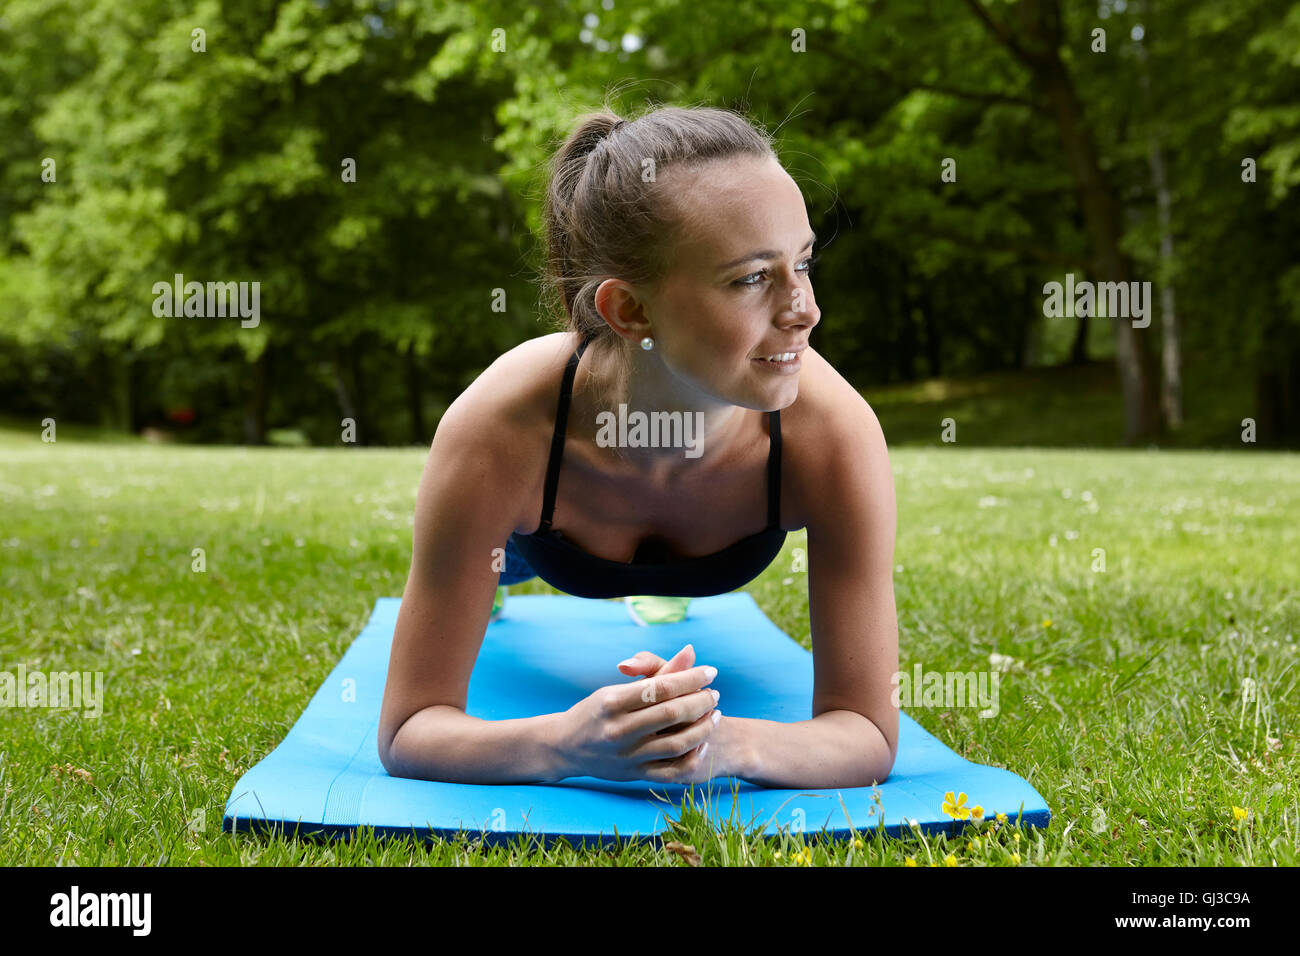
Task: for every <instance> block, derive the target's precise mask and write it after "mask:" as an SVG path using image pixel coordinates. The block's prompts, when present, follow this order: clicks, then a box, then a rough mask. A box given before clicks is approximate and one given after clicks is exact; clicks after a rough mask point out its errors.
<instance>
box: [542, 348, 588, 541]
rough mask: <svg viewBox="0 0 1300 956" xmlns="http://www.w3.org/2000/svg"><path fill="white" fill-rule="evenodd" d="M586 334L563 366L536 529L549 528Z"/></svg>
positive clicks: (543, 529)
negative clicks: (539, 516) (574, 380)
mask: <svg viewBox="0 0 1300 956" xmlns="http://www.w3.org/2000/svg"><path fill="white" fill-rule="evenodd" d="M591 338H592V337H591V336H590V335H588V336H586V337H585V338H583V340H582V344H581V345H579V346H578V348H577V350H576V351H575V352H574V353H573V354H572V355H571V356H569V364H568V365H566V366H565V367H564V384H563V385H561V386H560V404H559V406H558V407H557V408H556V411H555V433H554V434H553V435H551V457H550V459H549V460H548V461H547V463H546V490H545V492H544V494H543V495H542V523H541V527H540V528H538V529H537V530H538V531H539V532H541V531H549V530H551V518H552V517H553V516H554V513H555V489H556V488H557V487H558V486H559V484H560V459H561V458H562V457H563V455H564V433H565V431H566V430H567V428H568V424H569V398H570V397H571V396H572V395H573V376H574V375H575V374H576V373H577V371H578V360H579V359H580V358H582V353H583V352H585V351H586V349H587V344H588V343H589V342H590V341H591Z"/></svg>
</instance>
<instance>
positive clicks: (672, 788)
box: [222, 592, 1050, 845]
mask: <svg viewBox="0 0 1300 956" xmlns="http://www.w3.org/2000/svg"><path fill="white" fill-rule="evenodd" d="M400 603H401V601H400V599H399V598H379V599H378V600H377V601H376V602H375V608H374V611H373V612H372V613H371V615H370V621H369V623H368V624H367V625H366V627H365V629H364V630H363V631H362V632H361V635H360V636H359V637H358V638H357V639H356V640H355V641H354V642H353V644H352V646H351V647H350V648H348V651H347V653H346V654H344V655H343V659H342V660H341V661H339V664H338V666H337V667H335V668H334V670H333V672H332V673H331V674H330V675H329V677H328V678H326V680H325V683H324V684H323V685H322V686H321V688H320V690H318V691H317V692H316V695H315V696H314V697H313V698H312V699H311V702H310V703H309V704H308V705H307V709H306V711H304V712H303V714H302V716H301V717H299V718H298V721H297V723H295V724H294V725H293V727H292V729H291V730H290V731H289V734H288V736H286V737H285V739H284V741H283V742H281V744H280V745H279V746H278V747H276V748H275V750H273V751H272V752H271V753H270V754H269V755H268V756H266V757H265V758H264V759H263V760H261V761H259V762H258V764H257V765H256V766H255V767H253V768H252V769H251V770H249V771H248V772H247V773H245V774H244V775H243V776H242V777H240V778H239V782H238V783H237V784H236V785H235V788H234V791H233V792H232V793H231V796H230V799H229V800H228V801H227V802H226V810H225V817H224V820H223V824H222V829H223V830H225V831H226V832H232V831H236V830H238V831H245V832H247V831H249V830H253V829H257V830H266V829H269V828H272V827H283V828H285V830H287V831H289V832H293V831H294V829H295V825H298V826H297V832H298V833H299V834H300V835H303V836H307V835H323V836H347V835H348V834H350V833H351V832H352V831H354V830H355V829H356V827H358V826H363V825H364V826H368V827H371V828H373V829H374V830H375V831H377V832H379V833H382V834H412V833H414V834H415V835H417V836H421V837H424V838H426V839H427V838H430V837H434V836H438V837H450V836H455V835H456V834H457V833H458V832H459V831H462V830H464V831H466V832H468V833H471V834H474V835H479V836H481V837H482V839H483V840H484V842H489V843H499V842H508V841H513V840H514V839H516V838H517V837H518V835H519V834H521V833H523V834H529V835H531V836H534V837H536V838H538V839H540V840H541V841H542V842H543V843H544V844H545V845H550V844H551V843H553V842H554V841H555V840H556V839H557V838H559V837H564V838H565V839H567V840H568V841H569V842H570V843H573V844H575V845H576V844H579V843H597V844H602V845H608V844H613V843H616V842H619V841H624V840H628V839H633V838H639V839H646V838H649V839H651V840H658V839H659V835H660V834H663V833H665V832H667V831H668V823H667V820H668V818H669V817H670V816H671V818H673V819H676V818H678V817H680V814H681V804H682V802H683V798H684V795H685V794H686V791H688V790H691V791H693V797H694V805H695V806H696V807H697V808H699V809H705V806H704V805H705V803H706V801H707V812H708V814H709V817H710V819H711V820H712V821H713V822H714V824H715V825H718V824H721V823H722V822H724V821H726V820H729V819H730V820H733V821H736V822H738V823H741V824H743V825H744V826H745V827H746V829H755V828H761V829H763V830H764V831H765V832H766V833H768V834H776V833H777V832H778V830H779V829H780V828H789V829H790V830H791V831H796V832H797V831H801V830H802V831H803V832H805V834H813V833H817V832H819V831H821V830H822V829H823V828H825V830H826V832H827V833H828V834H830V835H832V836H833V837H835V838H838V839H846V838H849V837H851V836H852V835H853V832H854V828H857V829H858V830H862V829H869V828H872V827H875V826H879V825H883V826H884V827H885V828H886V832H888V833H890V834H891V835H899V834H900V831H901V833H903V834H906V833H908V832H910V827H909V824H908V821H910V820H915V821H916V822H917V823H918V824H919V825H920V827H921V828H922V829H923V830H925V831H926V832H929V833H937V832H940V831H943V832H948V833H952V832H955V831H957V830H959V829H960V828H961V827H963V826H964V825H965V824H963V823H961V822H958V821H955V820H953V819H952V818H951V817H949V816H948V815H947V814H945V813H944V811H943V802H944V794H945V793H946V792H947V791H952V792H953V793H958V792H965V793H966V794H967V796H968V800H967V805H968V806H975V805H979V806H982V807H983V808H984V814H985V817H986V818H988V817H992V816H993V815H994V814H995V813H999V812H1001V813H1005V814H1007V816H1008V817H1009V818H1010V820H1009V821H1008V822H1014V821H1015V820H1016V819H1017V818H1019V819H1020V822H1021V823H1022V824H1023V825H1027V826H1036V827H1045V826H1047V824H1048V821H1049V820H1050V812H1049V810H1048V808H1047V804H1046V803H1045V802H1044V801H1043V798H1042V797H1041V796H1039V795H1038V793H1037V792H1036V791H1035V790H1034V788H1033V787H1031V786H1030V785H1029V784H1028V783H1027V782H1025V781H1024V780H1022V779H1021V778H1020V777H1018V776H1016V775H1015V774H1013V773H1011V772H1009V771H1007V770H999V769H997V768H995V767H985V766H982V765H980V764H976V763H971V762H969V761H967V760H964V759H962V758H961V757H959V756H958V755H957V754H955V753H954V752H953V751H952V750H950V749H948V748H947V747H945V746H944V745H943V744H942V743H940V742H939V741H938V740H937V739H935V738H934V737H932V736H931V735H930V734H929V733H927V732H926V731H925V730H924V729H923V728H922V727H921V726H920V725H919V724H917V723H916V722H915V721H914V720H912V719H911V718H909V717H908V716H907V715H906V714H900V715H899V749H898V758H897V760H896V761H895V763H894V769H893V772H892V773H891V774H890V775H889V778H888V779H887V780H886V781H885V782H884V783H883V784H881V785H880V787H879V788H878V789H879V793H880V798H881V806H882V807H883V814H882V816H883V819H880V818H877V817H876V815H875V811H876V804H875V802H874V801H873V800H872V790H873V788H871V787H852V788H843V789H837V790H772V789H767V788H765V787H759V786H755V785H754V784H751V783H748V782H746V781H744V780H741V779H739V778H734V777H721V778H715V779H714V780H712V781H710V782H709V783H708V784H689V785H688V784H682V785H677V784H661V783H654V782H650V781H609V780H601V779H598V778H595V777H568V778H566V779H565V780H563V781H560V782H558V783H552V784H526V785H524V784H488V785H472V784H461V783H442V782H435V781H430V780H412V779H407V778H403V777H392V776H390V775H389V774H388V772H387V771H385V770H384V768H383V765H382V764H381V763H380V762H379V752H378V746H377V735H378V728H379V706H380V701H381V700H382V698H383V693H384V681H385V678H386V676H387V672H388V653H389V647H390V645H391V643H392V639H393V627H394V625H395V623H396V620H397V609H398V606H399V605H400ZM686 644H694V645H695V659H696V661H697V663H700V664H712V665H714V666H715V667H717V668H718V676H717V678H716V679H715V680H714V682H713V684H712V685H711V686H713V687H716V688H717V689H718V691H719V692H720V693H721V695H722V698H721V700H722V703H721V704H720V706H722V707H723V708H724V713H728V714H732V715H734V716H737V717H754V718H765V719H768V720H779V721H783V722H794V721H801V720H807V719H809V717H810V716H811V714H812V705H811V701H812V686H813V660H812V655H811V654H810V653H809V652H808V651H806V650H804V649H803V648H802V647H800V646H799V645H798V644H797V643H795V642H794V641H793V640H791V639H790V638H789V637H788V636H787V635H786V634H785V633H783V632H782V631H781V630H780V629H779V628H777V626H776V625H775V624H773V623H772V622H771V621H769V620H768V619H767V617H766V616H765V615H764V614H763V612H762V611H761V610H759V608H758V605H756V604H755V603H754V599H753V598H752V597H750V596H749V594H747V593H745V592H732V593H730V594H720V595H717V596H715V597H705V598H696V599H695V600H693V601H692V602H691V607H690V612H689V614H688V616H687V618H686V620H684V621H682V622H679V623H676V624H669V625H660V626H657V627H638V626H637V625H636V624H635V623H633V622H632V620H631V619H630V618H629V617H628V614H627V611H626V609H625V608H624V607H623V605H622V603H621V602H614V601H599V600H589V599H585V598H578V597H570V596H567V595H511V596H510V598H509V600H508V602H507V605H506V610H505V614H504V616H503V617H502V618H500V619H499V620H497V621H495V622H493V623H492V624H489V625H488V628H487V633H486V635H485V637H484V640H483V645H482V648H481V650H480V652H479V656H478V661H477V663H476V664H475V666H474V672H473V675H472V677H471V679H470V684H469V697H468V702H467V712H468V713H469V714H471V715H473V716H475V717H480V718H483V719H484V720H506V719H510V718H517V717H531V716H534V715H537V714H545V713H555V712H559V711H564V710H567V709H568V708H569V707H571V706H572V705H573V704H575V703H576V702H577V701H579V700H581V699H582V698H583V697H586V696H587V695H588V694H590V693H591V692H592V691H594V690H595V689H596V688H598V687H602V686H604V685H606V684H617V683H619V682H621V681H626V680H628V678H627V677H625V676H624V675H622V674H620V673H619V672H618V669H617V666H616V665H617V663H618V661H621V660H623V659H624V658H627V657H631V656H632V655H633V654H635V653H636V652H637V651H640V650H649V651H653V652H654V653H656V654H658V655H659V656H660V657H663V658H664V659H668V658H670V657H672V655H674V654H675V653H677V651H679V650H681V648H682V647H683V646H684V645H686ZM733 791H735V793H736V796H735V799H734V800H733ZM846 814H847V816H846Z"/></svg>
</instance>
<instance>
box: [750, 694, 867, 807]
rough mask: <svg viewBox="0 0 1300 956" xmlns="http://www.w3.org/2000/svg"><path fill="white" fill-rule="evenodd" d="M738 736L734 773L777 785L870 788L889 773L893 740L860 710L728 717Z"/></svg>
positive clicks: (818, 788) (756, 781)
mask: <svg viewBox="0 0 1300 956" xmlns="http://www.w3.org/2000/svg"><path fill="white" fill-rule="evenodd" d="M727 719H729V720H731V721H732V722H733V725H734V730H735V734H736V737H737V739H738V740H739V741H740V742H739V743H738V744H737V747H736V753H737V754H738V758H737V760H738V765H737V766H736V768H735V770H734V771H733V773H734V775H735V776H737V777H740V778H742V779H744V780H748V781H749V782H750V783H756V784H758V785H759V786H761V787H771V788H775V789H783V790H784V789H800V788H807V789H816V790H821V789H834V788H836V787H869V786H872V785H873V784H875V783H880V782H882V781H884V780H885V778H886V777H888V776H889V771H890V768H891V767H892V764H893V760H892V759H891V757H890V755H889V742H888V741H886V740H885V737H884V735H883V734H882V733H881V732H880V730H879V729H878V728H877V727H876V725H875V724H873V723H872V722H871V721H869V720H867V718H865V717H863V716H862V715H861V714H857V713H854V712H852V711H848V710H831V711H827V712H826V713H824V714H819V715H818V716H816V717H814V718H813V719H812V720H802V721H798V722H796V723H784V722H782V721H776V720H759V719H754V718H748V717H728V718H727Z"/></svg>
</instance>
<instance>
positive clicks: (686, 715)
mask: <svg viewBox="0 0 1300 956" xmlns="http://www.w3.org/2000/svg"><path fill="white" fill-rule="evenodd" d="M717 706H718V697H717V695H716V694H715V693H714V692H713V691H712V690H711V689H709V688H707V687H706V688H703V689H702V690H698V691H696V692H695V693H693V694H687V695H685V696H684V697H674V698H671V699H669V700H665V701H661V702H660V703H658V704H656V705H655V706H653V707H647V708H645V709H644V710H639V711H636V712H635V713H632V714H628V715H627V716H626V717H622V718H619V719H618V721H616V723H615V725H614V731H615V733H616V734H618V736H620V737H622V738H625V739H627V740H642V741H646V740H649V739H652V738H653V737H655V735H658V737H659V739H660V740H664V739H666V738H669V737H671V736H672V735H673V734H675V733H677V732H679V731H681V730H682V729H684V728H685V727H689V726H691V725H692V724H694V723H695V722H696V721H697V720H699V719H700V718H701V717H705V716H707V715H708V714H709V713H710V712H711V711H713V710H716V709H717ZM696 743H699V741H696Z"/></svg>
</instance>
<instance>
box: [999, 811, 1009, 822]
mask: <svg viewBox="0 0 1300 956" xmlns="http://www.w3.org/2000/svg"><path fill="white" fill-rule="evenodd" d="M1006 822H1007V815H1006V814H1005V813H999V814H998V823H1006Z"/></svg>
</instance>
